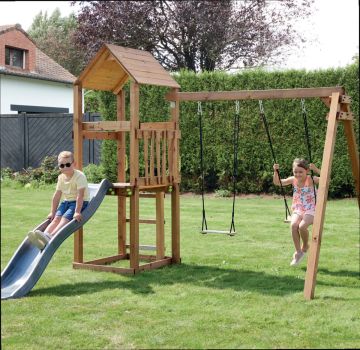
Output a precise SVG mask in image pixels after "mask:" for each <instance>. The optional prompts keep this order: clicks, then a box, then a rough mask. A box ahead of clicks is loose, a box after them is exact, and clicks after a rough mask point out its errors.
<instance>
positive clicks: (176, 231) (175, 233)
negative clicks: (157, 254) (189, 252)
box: [171, 183, 181, 263]
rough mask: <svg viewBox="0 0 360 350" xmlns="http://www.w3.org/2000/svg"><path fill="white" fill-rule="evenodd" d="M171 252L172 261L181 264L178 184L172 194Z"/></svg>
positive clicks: (174, 186)
mask: <svg viewBox="0 0 360 350" xmlns="http://www.w3.org/2000/svg"><path fill="white" fill-rule="evenodd" d="M171 250H172V261H173V262H174V263H180V261H181V259H180V190H179V184H177V183H175V184H174V185H173V189H172V192H171Z"/></svg>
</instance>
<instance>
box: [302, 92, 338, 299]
mask: <svg viewBox="0 0 360 350" xmlns="http://www.w3.org/2000/svg"><path fill="white" fill-rule="evenodd" d="M339 97H340V94H339V92H336V93H333V94H332V96H331V104H330V112H329V121H328V125H327V130H326V138H325V147H324V153H323V159H322V163H321V175H320V182H319V189H318V193H317V197H316V198H317V203H316V209H315V217H314V223H313V229H312V241H311V244H310V253H309V257H308V262H307V269H306V277H305V285H304V296H305V298H306V299H308V300H310V299H313V298H314V294H315V285H316V275H317V269H318V263H319V256H320V246H321V238H322V231H323V227H324V219H325V210H326V203H327V195H328V191H329V183H330V175H331V165H332V160H333V156H334V147H335V140H336V131H337V124H338V121H337V120H336V114H337V112H338V109H339Z"/></svg>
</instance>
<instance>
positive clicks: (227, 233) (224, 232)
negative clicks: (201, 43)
mask: <svg viewBox="0 0 360 350" xmlns="http://www.w3.org/2000/svg"><path fill="white" fill-rule="evenodd" d="M200 232H201V233H202V234H208V233H215V234H225V235H230V236H234V235H236V232H230V231H219V230H201V231H200Z"/></svg>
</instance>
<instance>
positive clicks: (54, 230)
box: [47, 217, 70, 236]
mask: <svg viewBox="0 0 360 350" xmlns="http://www.w3.org/2000/svg"><path fill="white" fill-rule="evenodd" d="M68 222H70V220H68V219H66V218H64V217H62V218H61V220H60V222H59V223H58V225H57V226H56V227H55V228H54V229H53V230H52V231H51V232H49V231H47V232H48V233H50V234H51V236H54V235H55V234H56V233H57V232H58V231H59V230H60V229H61V228H62V227H63V226H65V225H66V224H67V223H68Z"/></svg>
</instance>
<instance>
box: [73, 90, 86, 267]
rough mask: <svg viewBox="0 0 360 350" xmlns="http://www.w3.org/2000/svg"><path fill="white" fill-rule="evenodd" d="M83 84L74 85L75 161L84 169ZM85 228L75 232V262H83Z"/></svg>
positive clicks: (78, 167) (80, 168)
mask: <svg viewBox="0 0 360 350" xmlns="http://www.w3.org/2000/svg"><path fill="white" fill-rule="evenodd" d="M82 119H83V115H82V85H81V84H77V85H74V120H73V133H74V161H75V163H76V167H77V169H79V170H82V159H83V137H82ZM83 255H84V253H83V229H82V228H80V229H79V230H77V231H76V232H75V234H74V262H79V263H81V262H83Z"/></svg>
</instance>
